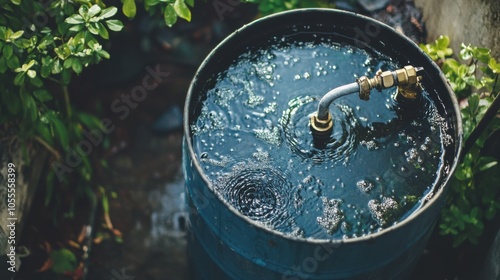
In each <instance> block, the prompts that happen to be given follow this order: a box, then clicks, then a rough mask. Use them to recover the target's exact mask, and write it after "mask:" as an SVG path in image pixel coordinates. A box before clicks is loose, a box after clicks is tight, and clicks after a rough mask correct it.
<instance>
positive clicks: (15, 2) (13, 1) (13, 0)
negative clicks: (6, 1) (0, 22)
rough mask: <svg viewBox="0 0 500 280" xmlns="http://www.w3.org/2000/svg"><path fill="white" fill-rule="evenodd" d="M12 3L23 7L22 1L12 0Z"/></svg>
mask: <svg viewBox="0 0 500 280" xmlns="http://www.w3.org/2000/svg"><path fill="white" fill-rule="evenodd" d="M10 2H12V4H14V5H17V6H19V5H21V0H10Z"/></svg>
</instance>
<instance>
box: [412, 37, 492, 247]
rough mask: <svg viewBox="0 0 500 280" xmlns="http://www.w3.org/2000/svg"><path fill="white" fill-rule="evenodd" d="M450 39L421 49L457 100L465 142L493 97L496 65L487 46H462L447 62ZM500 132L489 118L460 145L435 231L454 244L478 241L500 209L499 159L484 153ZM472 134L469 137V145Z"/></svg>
mask: <svg viewBox="0 0 500 280" xmlns="http://www.w3.org/2000/svg"><path fill="white" fill-rule="evenodd" d="M449 43H450V39H449V38H448V37H447V36H440V37H439V38H438V39H437V40H436V41H435V42H433V43H431V44H427V45H421V48H422V49H423V50H424V51H425V52H426V53H427V54H428V55H429V56H430V57H431V58H432V59H434V60H435V61H437V63H438V64H439V65H441V69H442V70H443V72H444V74H445V75H446V77H447V78H448V79H449V82H450V85H451V87H452V88H453V90H454V91H455V93H456V95H457V97H458V98H459V99H460V104H461V106H460V107H461V115H462V122H463V128H464V139H468V138H469V137H470V136H471V134H472V133H473V131H474V129H476V128H477V127H478V124H479V122H480V121H481V120H482V119H483V117H484V116H485V114H486V112H487V110H488V108H490V106H491V105H492V103H493V101H494V98H495V97H496V96H497V95H498V88H499V85H498V84H497V81H498V75H499V73H500V65H499V64H498V63H497V61H496V60H495V58H493V57H492V56H491V52H490V50H489V49H486V48H479V47H475V46H471V45H465V44H462V45H461V50H460V53H459V55H458V56H459V59H460V60H456V59H454V58H451V57H450V56H451V55H453V51H452V50H451V49H450V48H449ZM499 129H500V119H499V118H498V117H494V118H492V119H491V121H489V123H488V124H487V126H486V128H485V129H484V131H483V132H482V133H481V135H479V137H478V138H477V140H476V141H475V142H471V144H470V145H466V146H465V149H466V150H465V151H464V152H465V153H464V155H463V160H462V162H461V163H460V164H459V165H458V166H457V170H456V172H455V174H454V177H453V180H452V182H451V187H450V190H449V193H448V197H447V203H446V207H445V209H444V210H443V212H442V216H441V221H440V225H439V228H440V232H441V234H443V235H450V236H452V237H453V245H454V246H459V245H460V244H462V243H463V242H464V241H466V240H467V241H469V242H471V243H472V244H476V243H477V242H478V238H479V237H480V236H481V235H482V234H483V230H484V222H485V220H491V219H493V218H494V217H495V216H496V214H497V211H498V210H500V200H499V198H500V188H499V186H498V185H499V182H500V166H499V165H498V159H497V158H495V157H491V156H488V155H486V154H485V152H484V149H483V148H484V145H485V143H486V141H491V140H493V141H495V139H493V138H492V137H493V135H495V133H496V132H498V131H499ZM475 138H476V137H475V136H473V138H471V139H469V141H468V142H470V140H472V141H474V140H475Z"/></svg>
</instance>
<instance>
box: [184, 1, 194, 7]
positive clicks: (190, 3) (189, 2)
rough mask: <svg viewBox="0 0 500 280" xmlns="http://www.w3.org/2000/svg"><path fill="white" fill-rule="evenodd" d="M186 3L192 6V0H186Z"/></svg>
mask: <svg viewBox="0 0 500 280" xmlns="http://www.w3.org/2000/svg"><path fill="white" fill-rule="evenodd" d="M185 2H186V4H188V5H189V6H190V7H194V0H186V1H185Z"/></svg>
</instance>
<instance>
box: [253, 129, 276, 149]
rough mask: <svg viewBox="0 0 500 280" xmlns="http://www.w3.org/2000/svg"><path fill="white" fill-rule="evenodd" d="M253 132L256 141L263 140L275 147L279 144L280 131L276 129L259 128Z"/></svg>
mask: <svg viewBox="0 0 500 280" xmlns="http://www.w3.org/2000/svg"><path fill="white" fill-rule="evenodd" d="M253 131H254V133H255V137H257V138H258V139H261V140H264V141H266V142H268V143H270V144H273V145H275V146H279V145H280V144H281V136H280V130H279V128H278V127H273V128H259V129H254V130H253Z"/></svg>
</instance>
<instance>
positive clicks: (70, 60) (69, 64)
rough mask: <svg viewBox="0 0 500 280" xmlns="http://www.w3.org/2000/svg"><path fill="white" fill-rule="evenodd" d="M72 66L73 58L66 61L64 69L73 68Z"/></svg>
mask: <svg viewBox="0 0 500 280" xmlns="http://www.w3.org/2000/svg"><path fill="white" fill-rule="evenodd" d="M72 64H73V58H72V57H69V58H68V59H66V60H65V61H64V64H63V67H64V69H68V68H70V67H71V65H72Z"/></svg>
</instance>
